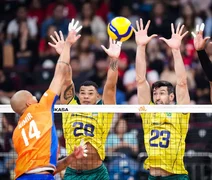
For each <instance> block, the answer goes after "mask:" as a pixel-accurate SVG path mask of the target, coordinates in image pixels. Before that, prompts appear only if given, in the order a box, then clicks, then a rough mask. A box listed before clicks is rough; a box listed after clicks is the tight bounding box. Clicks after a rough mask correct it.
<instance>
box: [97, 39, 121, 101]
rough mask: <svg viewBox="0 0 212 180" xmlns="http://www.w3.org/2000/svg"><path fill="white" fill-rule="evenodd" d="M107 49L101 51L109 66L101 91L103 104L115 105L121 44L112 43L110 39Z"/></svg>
mask: <svg viewBox="0 0 212 180" xmlns="http://www.w3.org/2000/svg"><path fill="white" fill-rule="evenodd" d="M109 42H110V45H109V48H108V49H107V48H105V47H104V46H103V45H102V46H101V47H102V49H103V50H104V51H105V52H106V53H107V54H108V56H109V58H110V65H109V69H108V72H107V79H106V83H105V86H104V91H103V102H104V104H116V83H117V81H118V59H119V55H120V52H121V45H122V43H121V42H119V41H114V40H112V39H111V38H110V40H109Z"/></svg>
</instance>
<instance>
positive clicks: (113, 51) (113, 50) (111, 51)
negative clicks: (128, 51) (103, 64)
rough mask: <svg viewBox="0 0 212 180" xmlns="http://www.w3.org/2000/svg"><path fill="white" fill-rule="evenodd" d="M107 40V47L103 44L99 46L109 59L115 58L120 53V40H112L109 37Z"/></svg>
mask: <svg viewBox="0 0 212 180" xmlns="http://www.w3.org/2000/svg"><path fill="white" fill-rule="evenodd" d="M109 42H110V45H109V48H108V49H107V48H106V47H105V46H104V45H101V47H102V49H103V50H104V51H105V52H106V53H107V55H108V56H109V57H110V58H111V59H114V60H117V59H118V58H119V55H120V53H121V45H122V42H120V41H115V40H112V39H111V38H110V39H109Z"/></svg>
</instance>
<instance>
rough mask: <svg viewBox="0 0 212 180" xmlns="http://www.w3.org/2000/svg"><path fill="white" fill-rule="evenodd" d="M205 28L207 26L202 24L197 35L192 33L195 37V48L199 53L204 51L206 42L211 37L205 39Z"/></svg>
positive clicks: (197, 30)
mask: <svg viewBox="0 0 212 180" xmlns="http://www.w3.org/2000/svg"><path fill="white" fill-rule="evenodd" d="M204 28H205V24H204V23H202V24H201V25H200V26H199V25H197V26H196V34H195V33H194V32H191V34H192V36H193V37H194V47H195V49H196V50H197V51H200V50H203V49H204V48H205V45H206V42H207V40H208V39H210V37H205V38H203V31H204Z"/></svg>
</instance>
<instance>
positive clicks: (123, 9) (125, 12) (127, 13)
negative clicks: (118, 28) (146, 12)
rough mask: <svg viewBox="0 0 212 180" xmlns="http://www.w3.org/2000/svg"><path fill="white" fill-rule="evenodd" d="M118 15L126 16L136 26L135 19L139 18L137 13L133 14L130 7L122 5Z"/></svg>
mask: <svg viewBox="0 0 212 180" xmlns="http://www.w3.org/2000/svg"><path fill="white" fill-rule="evenodd" d="M120 15H121V16H123V17H126V18H127V19H129V20H130V22H131V24H132V26H133V27H136V20H137V19H138V18H139V17H138V16H137V15H135V14H133V11H132V7H131V6H127V5H123V6H122V7H121V10H120Z"/></svg>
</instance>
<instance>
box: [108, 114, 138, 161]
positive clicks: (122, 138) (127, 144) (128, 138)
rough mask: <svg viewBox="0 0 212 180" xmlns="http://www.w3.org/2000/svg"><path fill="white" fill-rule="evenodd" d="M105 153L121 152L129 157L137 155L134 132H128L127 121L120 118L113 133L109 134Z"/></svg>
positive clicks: (136, 142) (135, 134)
mask: <svg viewBox="0 0 212 180" xmlns="http://www.w3.org/2000/svg"><path fill="white" fill-rule="evenodd" d="M106 148H107V152H109V153H112V152H121V153H124V154H126V155H128V156H130V157H133V156H134V155H137V154H138V141H137V133H136V131H134V130H132V131H130V132H129V131H128V125H127V121H126V120H125V119H123V118H120V119H119V120H118V121H117V122H116V124H115V126H114V133H111V134H109V136H108V138H107V143H106Z"/></svg>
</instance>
